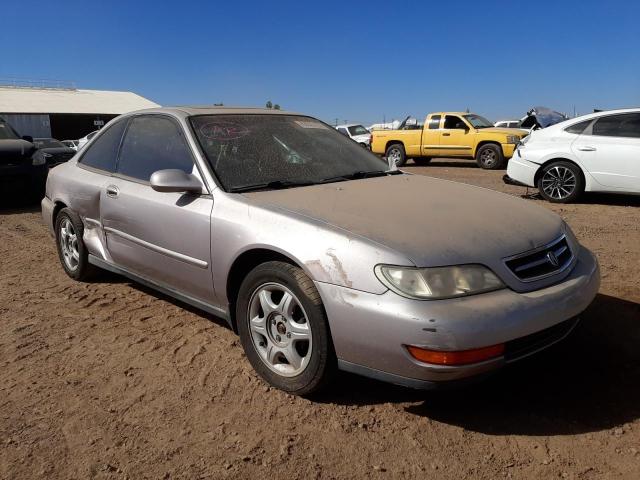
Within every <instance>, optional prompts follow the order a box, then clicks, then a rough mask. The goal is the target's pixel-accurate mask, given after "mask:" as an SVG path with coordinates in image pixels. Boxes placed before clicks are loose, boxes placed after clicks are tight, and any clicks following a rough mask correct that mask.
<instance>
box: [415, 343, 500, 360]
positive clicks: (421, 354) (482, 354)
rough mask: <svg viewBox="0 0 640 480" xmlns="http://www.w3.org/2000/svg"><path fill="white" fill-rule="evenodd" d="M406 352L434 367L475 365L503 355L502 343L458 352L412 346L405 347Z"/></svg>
mask: <svg viewBox="0 0 640 480" xmlns="http://www.w3.org/2000/svg"><path fill="white" fill-rule="evenodd" d="M407 350H408V351H409V353H410V354H411V356H412V357H413V358H415V359H416V360H420V361H421V362H425V363H432V364H434V365H467V364H469V363H477V362H482V361H485V360H489V359H491V358H495V357H499V356H500V355H502V354H503V353H504V343H499V344H498V345H491V346H490V347H482V348H474V349H472V350H461V351H458V352H443V351H440V350H428V349H426V348H422V347H415V346H413V345H407Z"/></svg>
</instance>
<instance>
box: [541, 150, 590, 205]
mask: <svg viewBox="0 0 640 480" xmlns="http://www.w3.org/2000/svg"><path fill="white" fill-rule="evenodd" d="M536 186H537V187H538V191H539V192H540V195H541V196H542V198H544V199H545V200H548V201H549V202H552V203H571V202H575V201H576V200H577V199H578V197H580V195H582V192H584V179H583V177H582V171H581V170H580V168H578V166H576V165H575V164H573V163H571V162H566V161H562V160H559V161H557V162H551V163H550V164H548V165H547V166H545V167H544V168H543V169H542V172H541V173H540V176H539V177H538V180H537V182H536Z"/></svg>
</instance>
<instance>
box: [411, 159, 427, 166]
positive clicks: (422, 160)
mask: <svg viewBox="0 0 640 480" xmlns="http://www.w3.org/2000/svg"><path fill="white" fill-rule="evenodd" d="M413 163H415V164H416V165H420V166H424V165H428V164H429V163H431V159H430V158H429V157H418V158H414V159H413Z"/></svg>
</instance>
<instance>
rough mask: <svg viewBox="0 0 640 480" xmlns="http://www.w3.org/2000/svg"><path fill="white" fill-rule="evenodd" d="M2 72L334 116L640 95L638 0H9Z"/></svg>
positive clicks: (624, 101) (580, 103)
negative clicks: (279, 106) (276, 105)
mask: <svg viewBox="0 0 640 480" xmlns="http://www.w3.org/2000/svg"><path fill="white" fill-rule="evenodd" d="M1 10H2V14H1V16H0V41H1V44H2V45H3V48H2V54H1V56H0V77H8V76H14V77H26V78H47V79H62V80H73V81H75V82H76V84H77V85H78V86H79V87H80V88H93V89H106V90H108V89H113V90H131V91H134V92H136V93H139V94H141V95H143V96H146V97H148V98H150V99H152V100H155V101H156V102H158V103H161V104H163V105H176V104H183V105H184V104H207V103H215V102H224V103H225V104H226V105H251V106H263V105H264V103H265V102H266V100H269V99H270V100H272V101H273V102H274V103H279V104H281V105H282V106H283V107H284V108H286V109H289V110H296V111H300V112H304V113H309V114H312V115H315V116H318V117H320V118H322V119H324V120H326V121H329V122H331V123H333V122H334V121H335V118H338V119H339V120H340V121H343V120H349V121H358V122H363V123H371V122H374V121H381V120H382V118H383V116H385V117H386V118H387V119H390V118H399V117H403V116H404V115H408V114H412V115H416V116H422V115H424V114H426V113H428V112H429V111H434V110H463V109H465V108H467V107H468V108H470V109H471V110H472V111H474V112H476V113H479V114H482V115H485V116H487V117H488V118H490V119H492V120H498V119H501V118H513V117H518V116H520V115H521V114H523V113H524V112H525V110H526V109H527V108H529V107H531V106H534V105H545V106H549V107H552V108H554V109H557V110H560V111H564V112H567V113H572V112H573V108H574V106H575V108H576V110H577V111H578V112H579V113H588V112H590V111H591V110H592V109H593V108H594V107H595V108H615V107H625V106H640V26H639V25H640V2H636V1H635V0H634V1H631V0H627V1H604V0H603V1H598V2H594V1H572V0H571V1H569V0H567V1H563V0H556V1H553V2H551V1H543V0H539V1H535V0H528V1H522V2H520V1H516V0H512V1H508V2H507V1H505V2H502V1H495V2H489V1H480V0H475V1H466V0H457V1H442V2H436V1H415V2H402V1H393V0H387V1H385V2H377V1H368V2H356V1H346V0H345V1H342V2H330V1H324V2H305V1H296V2H285V1H282V2H279V1H275V0H274V1H271V2H267V1H265V2H254V1H251V0H244V1H235V2H231V1H226V2H215V1H209V2H205V1H202V2H191V1H188V0H184V1H164V2H162V1H159V0H158V1H146V0H140V1H133V0H132V1H130V2H125V1H119V0H112V1H102V0H93V1H90V2H87V1H78V2H73V1H51V0H49V1H29V0H19V1H10V2H8V3H6V4H3V6H2V9H1Z"/></svg>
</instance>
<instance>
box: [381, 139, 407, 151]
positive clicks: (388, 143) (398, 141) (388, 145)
mask: <svg viewBox="0 0 640 480" xmlns="http://www.w3.org/2000/svg"><path fill="white" fill-rule="evenodd" d="M395 144H398V145H402V148H404V150H405V152H406V151H407V148H406V147H405V146H404V142H403V141H402V140H389V141H388V142H387V143H386V144H385V146H384V153H385V154H386V153H387V150H388V149H389V147H390V146H391V145H395Z"/></svg>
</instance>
